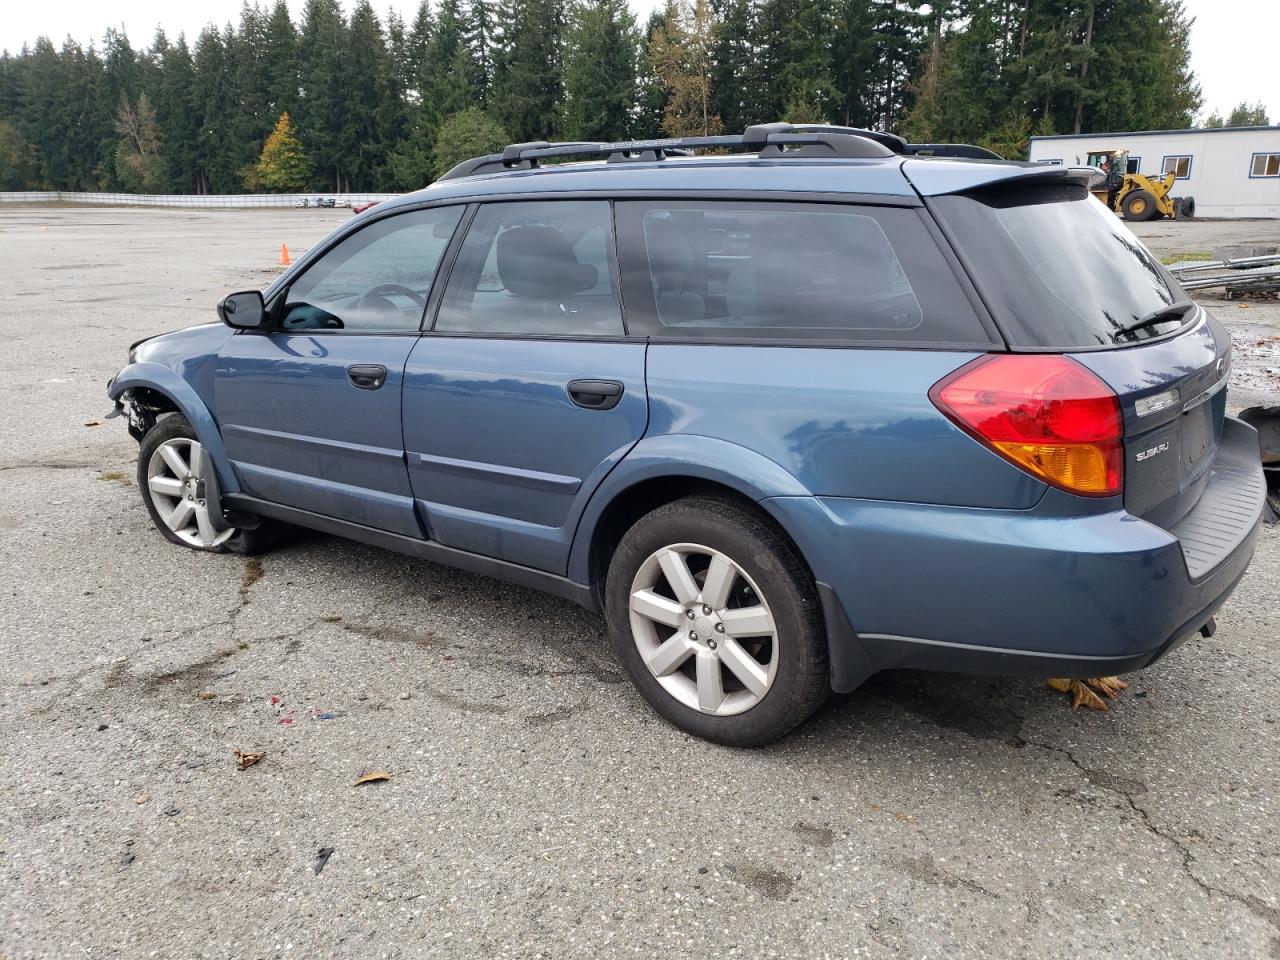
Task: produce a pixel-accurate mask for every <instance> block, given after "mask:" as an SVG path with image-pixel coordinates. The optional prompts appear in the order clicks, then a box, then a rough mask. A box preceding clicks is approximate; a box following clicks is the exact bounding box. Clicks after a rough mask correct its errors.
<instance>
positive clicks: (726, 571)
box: [109, 124, 1265, 745]
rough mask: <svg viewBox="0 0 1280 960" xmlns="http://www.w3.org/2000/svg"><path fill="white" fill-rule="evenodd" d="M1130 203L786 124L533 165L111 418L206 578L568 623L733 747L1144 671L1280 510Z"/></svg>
mask: <svg viewBox="0 0 1280 960" xmlns="http://www.w3.org/2000/svg"><path fill="white" fill-rule="evenodd" d="M1094 176H1096V173H1095V172H1093V171H1090V170H1085V169H1078V168H1065V167H1061V166H1045V165H1034V164H1027V163H1012V162H1006V161H1001V160H999V159H997V158H993V157H992V155H989V154H986V153H985V152H984V151H982V150H979V149H978V148H974V147H966V146H963V145H946V144H931V145H922V144H909V143H906V142H905V141H903V140H901V139H900V138H898V137H895V136H892V135H889V134H883V133H872V132H868V131H858V130H851V129H846V128H838V127H819V126H792V125H786V124H769V125H764V126H758V127H752V128H750V129H749V130H747V131H746V133H745V134H743V135H741V136H723V137H703V138H693V139H683V140H665V141H651V142H628V143H620V144H605V143H592V144H548V143H530V144H515V145H512V146H510V147H508V148H507V149H506V150H505V151H504V152H503V153H502V154H500V155H493V156H489V157H480V158H477V159H475V160H471V161H468V162H466V163H464V164H462V165H461V166H459V167H457V168H455V169H454V170H453V171H451V172H450V173H449V174H448V175H447V176H445V177H443V178H442V179H441V180H440V181H439V182H437V183H435V184H433V185H432V186H431V187H429V188H428V189H425V190H421V191H419V192H417V193H413V194H409V195H407V196H405V197H402V198H400V199H398V200H395V201H393V202H389V203H382V204H380V205H378V206H377V207H376V208H375V209H373V210H372V211H370V212H368V213H366V214H362V215H361V216H360V217H356V218H353V220H352V221H351V222H349V223H347V224H344V225H343V226H342V227H340V228H339V229H338V230H336V231H335V232H334V233H333V234H332V235H330V236H329V237H328V238H327V239H326V240H325V241H324V242H322V243H320V244H319V245H317V246H316V248H315V249H313V250H312V251H311V252H310V253H309V254H308V255H307V256H306V257H305V258H303V259H301V260H300V261H299V262H298V263H296V264H295V265H294V266H293V268H292V269H290V270H288V271H287V272H285V273H284V274H283V275H282V276H281V277H280V278H279V279H278V280H276V281H275V282H274V283H273V284H272V285H271V286H270V288H268V289H267V290H266V291H265V292H262V293H259V292H257V291H251V292H244V293H234V294H231V295H229V296H227V297H226V298H225V299H223V301H222V302H221V303H220V304H219V313H220V315H221V319H222V321H223V323H221V324H207V325H203V326H197V327H192V328H190V329H187V330H181V331H178V332H175V333H170V334H166V335H164V336H158V337H152V338H150V339H148V340H145V341H143V342H141V343H138V344H135V345H134V347H133V348H132V350H131V351H130V355H129V362H128V365H127V366H126V367H125V368H124V369H123V370H122V371H121V372H120V373H119V375H118V376H116V377H115V378H114V380H113V381H112V383H111V386H110V388H109V392H110V396H111V397H112V399H114V400H115V401H116V402H117V405H118V406H117V409H118V410H123V412H125V413H127V416H128V422H129V428H130V432H131V433H132V434H133V436H134V437H135V438H136V439H138V440H139V441H140V444H141V450H140V456H139V461H138V486H139V488H140V489H141V491H142V496H143V501H144V503H145V504H146V508H147V510H148V511H149V512H150V514H151V517H152V519H153V520H154V522H155V525H156V527H157V528H158V529H159V530H160V532H161V533H162V534H163V535H164V536H165V537H166V538H168V539H169V540H170V541H172V542H173V543H175V544H179V545H183V546H186V547H191V548H194V549H199V550H212V551H228V550H230V551H237V552H249V551H252V550H257V549H261V548H262V547H263V545H264V544H265V543H266V542H267V540H268V538H269V536H270V533H271V530H272V528H273V526H275V525H278V524H282V523H284V524H299V525H302V526H305V527H311V528H314V529H317V530H321V531H324V532H327V533H331V534H336V535H338V536H343V537H349V538H352V539H355V540H360V541H363V542H366V543H371V544H376V545H378V546H382V547H386V548H389V549H392V550H399V551H402V552H404V553H407V554H411V555H413V556H417V557H423V558H426V559H428V560H433V561H436V562H439V563H444V564H448V565H451V566H454V567H458V568H461V569H463V570H466V571H470V572H473V573H476V574H482V575H485V576H490V577H497V578H500V579H504V580H509V581H514V582H516V583H520V584H525V585H527V586H530V587H534V588H536V589H540V590H544V591H547V592H550V593H553V594H556V595H558V596H561V597H565V598H568V599H570V600H573V601H574V602H576V603H579V604H581V605H582V606H584V607H587V608H589V609H591V610H597V611H601V612H603V613H604V615H605V616H606V618H607V620H608V624H609V629H610V632H611V635H612V637H613V642H614V644H615V646H616V652H617V656H618V658H619V660H620V661H621V663H622V665H623V666H624V668H625V669H626V671H627V673H628V674H629V675H630V677H631V679H632V680H633V681H634V682H635V684H636V686H637V687H638V688H639V690H640V692H641V693H642V694H643V695H644V697H645V699H647V700H648V701H649V703H650V704H651V705H652V706H653V707H654V709H656V710H657V711H658V712H659V713H660V714H661V715H662V716H663V717H665V718H666V719H668V720H669V721H671V722H672V723H674V724H676V725H677V726H679V727H681V728H683V729H685V730H687V731H690V732H691V733H694V734H696V735H698V736H700V737H705V738H707V739H709V740H714V741H717V742H721V743H728V744H737V745H751V744H760V743H764V742H766V741H769V740H771V739H774V738H776V737H779V736H781V735H782V734H784V733H786V732H787V731H788V730H790V729H791V728H793V727H794V726H795V725H796V724H798V723H800V722H801V721H803V720H804V719H805V718H806V717H807V716H809V714H810V713H812V712H813V710H814V709H815V708H816V707H817V706H818V704H819V703H821V702H822V700H823V698H824V697H825V696H826V695H827V693H828V691H830V690H833V689H834V690H836V691H840V692H845V691H850V690H853V689H854V688H855V687H857V686H858V685H859V684H860V683H861V682H862V681H863V680H865V679H866V678H867V677H869V676H870V675H871V674H873V673H875V672H876V671H878V670H883V669H888V668H899V667H914V668H929V669H943V670H961V671H978V672H989V673H999V674H1024V675H1038V676H1062V677H1093V676H1098V675H1103V674H1113V673H1120V672H1124V671H1130V670H1135V669H1138V668H1141V667H1144V666H1146V665H1147V664H1150V663H1152V662H1154V661H1155V660H1157V659H1159V658H1160V657H1162V656H1163V655H1164V654H1166V653H1167V652H1169V651H1170V650H1171V649H1172V648H1174V647H1176V646H1177V645H1178V644H1179V643H1181V642H1182V641H1183V640H1185V639H1187V638H1188V637H1190V636H1193V635H1194V634H1196V633H1197V631H1199V632H1204V633H1206V634H1207V633H1208V632H1210V631H1211V630H1212V624H1213V615H1214V613H1215V611H1216V610H1217V608H1218V607H1219V606H1220V605H1221V604H1222V603H1223V602H1224V601H1225V600H1226V599H1227V597H1228V596H1229V595H1230V593H1231V591H1232V589H1233V588H1234V587H1235V585H1236V583H1237V582H1238V581H1239V580H1240V578H1241V576H1242V575H1243V574H1244V571H1245V568H1246V566H1247V565H1248V563H1249V560H1250V558H1251V556H1252V553H1253V547H1254V542H1255V538H1256V536H1257V531H1258V527H1259V523H1260V518H1261V514H1262V507H1263V502H1264V496H1265V485H1264V481H1263V474H1262V469H1261V465H1260V458H1259V452H1258V441H1257V436H1256V434H1255V433H1254V431H1253V430H1252V428H1250V427H1249V426H1247V425H1245V424H1244V423H1242V422H1241V421H1239V420H1236V419H1234V418H1232V417H1229V416H1226V392H1225V387H1226V383H1227V379H1228V374H1229V370H1230V365H1231V350H1230V339H1229V337H1228V335H1227V333H1226V331H1225V330H1224V328H1223V327H1222V326H1221V325H1220V324H1219V323H1218V322H1217V321H1215V320H1214V319H1213V318H1212V317H1211V316H1209V315H1208V314H1207V313H1206V312H1205V311H1204V310H1203V309H1201V308H1200V307H1199V306H1197V305H1195V304H1194V303H1193V302H1192V301H1191V300H1190V299H1189V298H1188V297H1187V295H1186V294H1185V293H1184V292H1183V291H1182V290H1181V289H1180V288H1179V286H1178V283H1177V281H1176V280H1174V279H1173V278H1172V277H1171V276H1170V274H1169V273H1168V272H1167V271H1166V270H1165V269H1164V268H1163V267H1162V266H1161V264H1160V263H1159V262H1158V261H1157V260H1155V259H1154V258H1153V257H1152V256H1151V254H1150V253H1149V252H1148V251H1147V250H1146V249H1145V248H1144V247H1143V246H1142V244H1141V243H1140V242H1139V241H1138V240H1137V239H1135V237H1134V236H1133V235H1132V234H1131V233H1130V232H1129V231H1128V230H1127V229H1126V228H1125V227H1124V226H1123V225H1122V224H1121V223H1120V222H1119V221H1118V220H1117V219H1116V218H1115V217H1114V216H1113V215H1112V214H1111V213H1110V212H1109V211H1108V210H1107V209H1106V208H1105V207H1104V206H1103V205H1102V204H1101V203H1099V202H1098V201H1097V200H1095V199H1092V198H1091V197H1090V194H1089V190H1088V187H1089V184H1090V178H1091V177H1094Z"/></svg>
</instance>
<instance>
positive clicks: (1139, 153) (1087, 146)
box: [1028, 126, 1280, 218]
mask: <svg viewBox="0 0 1280 960" xmlns="http://www.w3.org/2000/svg"><path fill="white" fill-rule="evenodd" d="M1095 150H1128V151H1129V171H1130V172H1134V171H1135V170H1136V171H1137V172H1138V173H1144V174H1146V175H1147V176H1149V177H1158V176H1160V175H1161V174H1163V173H1164V172H1165V171H1167V170H1174V171H1175V172H1176V173H1177V175H1178V179H1177V181H1176V182H1175V183H1174V185H1173V195H1174V196H1175V197H1195V201H1196V216H1197V217H1277V218H1280V126H1276V127H1222V128H1213V129H1193V130H1143V131H1140V132H1138V133H1088V134H1080V135H1079V136H1075V135H1068V136H1061V137H1032V138H1031V147H1030V152H1029V157H1028V159H1031V160H1044V161H1050V162H1054V161H1056V162H1059V163H1065V164H1068V165H1071V166H1083V165H1085V164H1087V163H1088V162H1089V153H1090V152H1091V151H1095ZM1135 161H1137V162H1136V164H1135Z"/></svg>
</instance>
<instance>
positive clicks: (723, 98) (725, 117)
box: [711, 0, 766, 133]
mask: <svg viewBox="0 0 1280 960" xmlns="http://www.w3.org/2000/svg"><path fill="white" fill-rule="evenodd" d="M719 20H720V23H719V27H718V30H717V33H716V49H715V55H714V64H713V65H712V67H711V87H712V90H713V91H714V95H715V104H716V107H715V108H716V112H717V113H718V114H719V115H720V119H721V120H722V121H723V122H724V128H725V129H726V130H730V131H733V132H735V133H736V132H741V131H742V130H745V129H746V128H747V127H749V126H750V125H751V124H753V123H760V122H764V121H762V120H761V117H762V116H763V115H764V113H765V112H766V110H765V107H764V106H763V104H762V103H761V97H760V88H759V82H760V67H759V64H758V62H757V58H756V47H755V44H754V37H753V33H752V0H723V2H722V3H721V4H720V8H719Z"/></svg>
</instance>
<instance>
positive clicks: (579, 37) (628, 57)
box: [564, 0, 640, 141]
mask: <svg viewBox="0 0 1280 960" xmlns="http://www.w3.org/2000/svg"><path fill="white" fill-rule="evenodd" d="M639 44H640V36H639V32H638V31H637V30H636V23H635V18H634V17H632V15H631V11H630V10H629V9H628V7H627V4H626V0H578V2H576V3H575V4H574V5H573V7H572V8H571V10H570V12H569V26H568V31H567V33H566V50H565V63H564V101H565V102H564V132H565V136H566V137H568V138H569V139H571V140H610V141H617V140H625V139H627V137H629V136H630V133H631V124H632V114H633V112H634V109H635V103H636V57H637V53H638V49H639Z"/></svg>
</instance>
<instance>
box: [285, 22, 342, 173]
mask: <svg viewBox="0 0 1280 960" xmlns="http://www.w3.org/2000/svg"><path fill="white" fill-rule="evenodd" d="M351 53H352V51H351V44H350V34H349V31H348V30H347V24H346V21H345V20H344V19H343V17H342V10H341V9H340V8H339V6H338V0H307V3H306V6H305V7H304V8H303V12H302V29H301V30H300V31H299V38H298V85H299V100H298V114H299V118H298V119H299V126H300V128H301V130H302V142H303V146H304V147H305V148H306V151H307V153H308V155H310V156H312V157H314V158H316V160H317V164H316V169H315V179H314V180H313V181H312V185H313V186H316V187H319V188H323V187H326V186H327V187H330V188H331V189H333V190H335V191H338V192H342V191H343V190H345V189H346V188H347V187H349V186H350V176H351V174H350V166H349V164H350V162H351V160H352V156H353V154H354V153H355V149H354V135H353V126H352V119H353V118H352V116H351V111H350V109H349V107H348V91H347V89H346V88H347V79H348V73H349V72H348V69H347V63H348V58H349V57H350V56H351Z"/></svg>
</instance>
